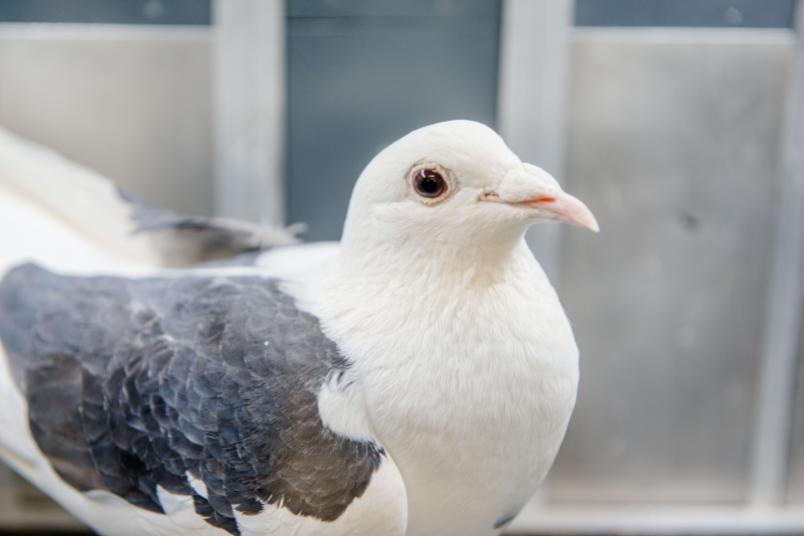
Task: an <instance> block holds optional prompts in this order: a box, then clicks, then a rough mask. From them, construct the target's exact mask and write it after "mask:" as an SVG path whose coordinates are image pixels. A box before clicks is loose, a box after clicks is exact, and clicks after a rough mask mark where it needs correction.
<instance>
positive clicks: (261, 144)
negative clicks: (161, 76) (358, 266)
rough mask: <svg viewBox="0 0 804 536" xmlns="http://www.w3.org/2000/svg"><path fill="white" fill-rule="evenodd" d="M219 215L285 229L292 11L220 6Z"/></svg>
mask: <svg viewBox="0 0 804 536" xmlns="http://www.w3.org/2000/svg"><path fill="white" fill-rule="evenodd" d="M213 21H214V36H215V44H214V57H213V61H214V73H215V74H214V80H213V84H214V97H213V99H214V117H215V121H216V124H215V152H216V159H215V213H216V214H217V215H219V216H231V217H239V218H246V219H250V220H253V221H258V222H263V223H272V224H282V223H284V213H285V203H284V179H283V177H284V138H285V123H284V109H285V3H284V1H281V0H269V1H265V0H215V3H214V12H213Z"/></svg>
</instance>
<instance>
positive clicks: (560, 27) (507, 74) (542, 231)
mask: <svg viewBox="0 0 804 536" xmlns="http://www.w3.org/2000/svg"><path fill="white" fill-rule="evenodd" d="M572 4H573V2H571V1H570V0H539V1H538V2H535V1H532V0H504V1H503V14H502V28H501V32H500V35H501V37H500V40H501V42H500V82H499V92H498V102H497V118H498V123H499V128H500V133H501V134H502V136H503V137H504V138H505V140H506V141H507V142H508V144H509V146H510V147H511V148H512V149H513V150H514V152H515V153H517V154H518V155H519V157H520V158H522V160H524V161H527V162H530V163H532V164H536V165H538V166H541V167H543V168H545V169H546V170H547V171H549V172H550V173H551V174H552V175H554V176H555V177H556V178H557V179H558V180H559V181H561V180H562V177H563V174H564V142H565V140H564V138H565V132H566V127H565V103H566V101H567V96H566V93H567V74H568V73H567V65H568V59H569V45H570V32H571V30H572ZM559 232H560V229H559V226H557V225H540V226H536V227H534V228H533V229H531V231H530V232H529V233H528V244H529V245H530V247H531V248H532V249H533V251H534V253H535V254H536V257H537V258H538V259H539V261H540V262H541V264H542V266H543V267H544V269H545V271H546V272H547V274H548V275H549V276H550V277H551V279H552V280H553V281H554V282H555V277H556V276H557V272H558V254H559V251H558V246H559Z"/></svg>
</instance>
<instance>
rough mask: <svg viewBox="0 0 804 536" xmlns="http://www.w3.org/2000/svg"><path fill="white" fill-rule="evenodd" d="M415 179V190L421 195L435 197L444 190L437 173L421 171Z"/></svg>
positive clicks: (442, 181)
mask: <svg viewBox="0 0 804 536" xmlns="http://www.w3.org/2000/svg"><path fill="white" fill-rule="evenodd" d="M417 178H418V180H417V181H416V189H417V190H418V191H419V193H420V194H422V195H425V196H428V197H435V196H437V195H439V194H440V193H441V192H442V191H443V190H444V179H443V178H441V174H439V173H438V172H437V171H432V170H430V169H423V170H422V171H420V172H419V176H418V177H417Z"/></svg>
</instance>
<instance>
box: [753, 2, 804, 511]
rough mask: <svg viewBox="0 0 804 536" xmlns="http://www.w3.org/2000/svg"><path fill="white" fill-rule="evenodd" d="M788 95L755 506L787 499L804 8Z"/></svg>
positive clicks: (803, 193)
mask: <svg viewBox="0 0 804 536" xmlns="http://www.w3.org/2000/svg"><path fill="white" fill-rule="evenodd" d="M796 27H797V28H798V31H799V34H798V39H797V42H796V52H795V59H794V65H793V71H792V73H793V75H792V80H791V85H790V89H789V93H788V102H787V114H786V115H785V117H786V120H787V124H786V125H785V134H784V145H783V163H784V167H783V177H782V178H783V183H782V191H781V199H780V210H779V220H778V225H779V227H778V231H777V235H776V250H775V253H774V258H773V268H772V272H771V279H770V285H769V293H768V302H767V313H766V317H765V322H766V324H765V333H764V340H763V345H762V356H761V357H762V361H761V371H760V380H759V390H758V396H757V413H756V422H755V427H754V432H755V437H754V444H753V460H752V462H753V464H752V484H753V488H752V497H751V499H752V504H753V505H754V506H758V507H764V506H774V505H778V504H780V503H781V501H782V500H783V498H784V494H785V486H786V483H787V482H786V481H787V467H788V463H789V459H788V458H789V447H790V437H791V435H790V434H791V426H792V407H793V398H794V389H795V376H796V374H795V372H796V352H797V347H798V340H799V329H800V326H801V319H802V303H801V297H802V280H803V279H804V39H802V37H801V32H802V31H804V5H802V4H801V2H799V5H798V6H797V24H796Z"/></svg>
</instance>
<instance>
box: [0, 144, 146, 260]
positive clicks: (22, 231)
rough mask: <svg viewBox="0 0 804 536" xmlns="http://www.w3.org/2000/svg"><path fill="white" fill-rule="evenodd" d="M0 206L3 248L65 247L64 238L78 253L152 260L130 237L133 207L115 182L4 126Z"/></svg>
mask: <svg viewBox="0 0 804 536" xmlns="http://www.w3.org/2000/svg"><path fill="white" fill-rule="evenodd" d="M0 205H2V206H0V211H2V212H1V213H3V216H2V220H0V223H2V228H0V237H2V239H3V240H2V242H3V247H4V248H8V247H9V246H10V245H11V244H12V243H13V244H16V247H17V248H21V249H22V251H20V252H18V253H23V252H27V253H28V256H31V253H36V250H37V248H42V247H44V248H46V249H50V248H60V249H65V248H63V247H61V244H59V242H60V241H66V243H67V244H69V245H70V248H72V247H76V248H78V251H76V253H79V252H80V253H85V251H84V250H86V249H91V250H93V251H94V253H95V254H97V255H100V256H106V257H110V258H118V259H120V260H122V259H127V260H129V261H133V262H142V263H146V264H147V263H149V262H151V261H152V260H153V254H152V252H151V251H150V249H149V247H148V244H147V242H146V241H145V240H142V239H140V238H139V237H136V236H132V231H133V223H132V220H131V218H130V213H131V207H130V206H129V205H128V204H127V203H126V202H125V201H123V199H121V197H120V195H119V193H118V190H117V188H116V187H115V186H114V185H113V184H112V183H111V181H109V180H108V179H106V178H104V177H102V176H101V175H99V174H97V173H95V172H93V171H91V170H89V169H87V168H84V167H82V166H80V165H78V164H75V163H73V162H70V161H69V160H67V159H65V158H64V157H62V156H61V155H59V154H57V153H56V152H54V151H51V150H49V149H46V148H44V147H42V146H39V145H36V144H34V143H31V142H28V141H26V140H23V139H21V138H19V137H18V136H15V135H13V134H11V133H10V132H8V131H6V130H3V129H1V128H0ZM8 212H13V213H14V214H15V216H16V218H14V219H11V218H9V217H8V216H9V214H8ZM9 220H10V221H9ZM31 226H33V227H35V228H36V231H38V232H39V233H38V234H37V233H36V232H34V229H30V227H31ZM43 232H44V233H45V234H44V235H42V233H43ZM26 241H27V242H28V243H27V244H26ZM41 254H42V255H45V256H48V255H47V253H41ZM0 255H2V253H0ZM5 256H6V257H8V256H14V252H9V251H6V252H5ZM38 256H39V255H36V254H34V255H33V257H38ZM51 260H54V259H51Z"/></svg>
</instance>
